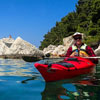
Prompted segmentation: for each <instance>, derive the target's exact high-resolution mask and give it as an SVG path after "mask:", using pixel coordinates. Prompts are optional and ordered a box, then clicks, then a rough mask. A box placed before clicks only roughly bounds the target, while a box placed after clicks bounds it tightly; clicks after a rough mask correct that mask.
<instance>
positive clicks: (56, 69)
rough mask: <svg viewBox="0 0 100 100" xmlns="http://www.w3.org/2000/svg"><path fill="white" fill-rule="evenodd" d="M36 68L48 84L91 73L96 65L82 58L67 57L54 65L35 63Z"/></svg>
mask: <svg viewBox="0 0 100 100" xmlns="http://www.w3.org/2000/svg"><path fill="white" fill-rule="evenodd" d="M34 65H35V67H36V68H37V69H38V71H39V72H40V73H41V75H42V76H43V78H44V80H45V81H46V82H52V81H58V80H64V79H70V78H73V77H76V76H79V75H83V74H88V73H91V72H92V71H93V69H94V67H95V64H94V63H92V62H91V61H90V60H88V59H85V58H81V57H74V58H73V57H70V58H69V57H67V58H66V59H65V60H64V61H62V62H57V63H52V64H40V63H35V64H34Z"/></svg>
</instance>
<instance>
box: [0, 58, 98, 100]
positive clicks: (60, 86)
mask: <svg viewBox="0 0 100 100" xmlns="http://www.w3.org/2000/svg"><path fill="white" fill-rule="evenodd" d="M99 94H100V64H98V66H97V72H96V73H95V74H94V75H88V76H84V77H77V78H74V79H70V80H63V81H57V82H49V83H45V81H44V79H43V78H42V76H41V75H40V73H39V72H38V70H37V69H36V68H35V67H34V63H27V62H24V61H23V60H18V59H13V60H11V59H0V100H99V99H100V97H99Z"/></svg>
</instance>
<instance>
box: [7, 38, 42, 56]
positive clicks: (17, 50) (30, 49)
mask: <svg viewBox="0 0 100 100" xmlns="http://www.w3.org/2000/svg"><path fill="white" fill-rule="evenodd" d="M6 54H8V55H18V54H21V55H34V56H43V55H44V54H43V52H42V51H41V50H39V49H37V48H36V47H35V46H34V45H32V44H30V43H28V42H27V41H25V40H23V39H22V38H20V37H18V38H17V39H16V40H15V41H14V43H13V44H12V45H11V47H10V48H9V49H8V50H7V51H6Z"/></svg>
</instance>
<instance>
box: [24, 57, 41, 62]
mask: <svg viewBox="0 0 100 100" xmlns="http://www.w3.org/2000/svg"><path fill="white" fill-rule="evenodd" d="M22 59H23V60H24V61H26V62H37V61H40V60H41V59H42V58H39V57H33V56H32V57H31V56H23V57H22Z"/></svg>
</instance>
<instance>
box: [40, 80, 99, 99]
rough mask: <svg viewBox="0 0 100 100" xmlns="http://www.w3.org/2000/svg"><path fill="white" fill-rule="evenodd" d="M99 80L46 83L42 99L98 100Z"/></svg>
mask: <svg viewBox="0 0 100 100" xmlns="http://www.w3.org/2000/svg"><path fill="white" fill-rule="evenodd" d="M99 94H100V80H94V79H93V80H92V79H90V81H89V80H88V81H87V80H82V81H77V82H75V83H74V82H73V83H69V82H66V81H60V82H51V83H46V85H45V89H44V91H43V92H42V93H41V95H42V100H99V98H100V97H99Z"/></svg>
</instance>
